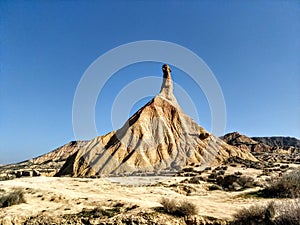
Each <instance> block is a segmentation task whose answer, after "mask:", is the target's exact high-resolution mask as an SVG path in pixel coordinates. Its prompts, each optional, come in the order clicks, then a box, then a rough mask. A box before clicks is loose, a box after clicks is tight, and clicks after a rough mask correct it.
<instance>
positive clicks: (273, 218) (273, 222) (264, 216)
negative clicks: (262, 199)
mask: <svg viewBox="0 0 300 225" xmlns="http://www.w3.org/2000/svg"><path fill="white" fill-rule="evenodd" d="M299 221H300V200H299V199H295V200H291V201H288V202H276V203H274V202H271V203H269V204H268V205H266V206H259V205H256V206H252V207H250V208H247V209H242V210H240V211H238V212H237V213H236V214H235V215H234V220H233V221H232V222H231V225H299Z"/></svg>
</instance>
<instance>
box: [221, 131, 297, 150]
mask: <svg viewBox="0 0 300 225" xmlns="http://www.w3.org/2000/svg"><path fill="white" fill-rule="evenodd" d="M220 138H221V139H222V140H224V141H225V142H226V143H227V144H230V145H233V146H236V147H239V148H241V149H244V150H248V151H250V152H270V151H271V152H275V151H277V152H278V151H288V152H290V153H293V152H300V140H298V139H296V138H294V137H247V136H245V135H243V134H240V133H238V132H232V133H228V134H226V135H224V136H222V137H220Z"/></svg>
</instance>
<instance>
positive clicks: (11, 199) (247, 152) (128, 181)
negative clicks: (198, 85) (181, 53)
mask: <svg viewBox="0 0 300 225" xmlns="http://www.w3.org/2000/svg"><path fill="white" fill-rule="evenodd" d="M299 165H300V140H297V139H296V138H291V137H247V136H245V135H242V134H239V133H237V132H234V133H230V134H226V135H225V136H223V137H216V136H215V135H214V134H212V133H210V132H208V131H206V130H205V129H204V128H203V127H201V126H200V125H198V124H197V123H196V122H195V121H194V120H193V119H192V118H190V117H189V116H188V115H186V114H185V113H184V112H183V110H182V109H181V108H180V106H179V105H178V103H177V100H176V98H175V96H174V95H173V84H172V77H171V69H170V67H169V66H168V65H163V83H162V87H161V90H160V92H159V94H158V95H156V96H155V97H154V98H153V99H152V100H151V101H149V102H148V103H147V104H146V105H145V106H144V107H142V108H141V109H140V110H138V111H137V112H136V113H135V114H134V115H133V116H132V117H131V118H129V119H128V121H126V122H125V124H124V126H123V127H121V128H120V129H119V130H116V131H112V132H110V133H108V134H106V135H104V136H100V137H96V138H94V139H92V140H89V141H73V142H70V143H68V144H66V145H63V146H62V147H59V148H57V149H55V150H53V151H51V152H49V153H47V154H44V155H42V156H39V157H36V158H34V159H30V160H26V161H24V162H20V163H17V164H11V165H3V166H0V224H3V225H4V224H5V225H10V224H16V225H23V224H24V225H25V224H27V225H29V224H32V225H33V224H45V225H46V224H87V225H88V224H103V225H104V224H137V225H138V224H145V225H146V224H157V225H160V224H161V225H163V224H170V225H173V224H178V225H179V224H180V225H181V224H182V225H192V224H195V225H201V224H215V225H218V224H231V225H237V224H246V225H247V224H251V225H253V224H269V225H272V224H274V225H275V224H278V225H281V224H286V225H288V224H292V225H294V224H299V220H300V201H299V199H298V198H299V196H300V168H299Z"/></svg>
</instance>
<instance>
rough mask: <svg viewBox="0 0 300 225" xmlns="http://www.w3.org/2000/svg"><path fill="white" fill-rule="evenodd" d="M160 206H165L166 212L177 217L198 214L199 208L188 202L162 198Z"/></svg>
mask: <svg viewBox="0 0 300 225" xmlns="http://www.w3.org/2000/svg"><path fill="white" fill-rule="evenodd" d="M160 204H162V205H163V208H164V211H165V212H166V213H169V214H171V215H175V216H190V215H195V214H197V211H198V210H197V207H196V205H195V204H194V203H191V202H188V201H187V200H183V201H176V200H173V199H167V198H162V199H161V201H160Z"/></svg>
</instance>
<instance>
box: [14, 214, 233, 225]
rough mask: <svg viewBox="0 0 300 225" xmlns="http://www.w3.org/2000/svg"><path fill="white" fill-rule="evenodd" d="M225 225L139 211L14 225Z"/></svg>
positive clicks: (44, 218) (44, 217) (34, 219)
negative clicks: (109, 215) (110, 215)
mask: <svg viewBox="0 0 300 225" xmlns="http://www.w3.org/2000/svg"><path fill="white" fill-rule="evenodd" d="M21 224H24V225H48V224H61V225H64V224H69V225H79V224H80V225H85V224H86V225H96V224H97V225H127V224H135V225H149V224H152V225H226V224H229V223H228V222H227V221H224V220H221V219H216V218H212V217H204V216H197V215H196V216H187V217H174V216H170V215H167V214H164V213H158V212H151V211H150V212H146V211H140V212H137V213H125V214H118V215H116V216H113V217H107V216H103V215H102V214H101V213H100V214H99V213H97V212H93V213H92V214H90V215H83V214H82V212H81V213H78V214H74V215H61V216H56V217H51V216H48V215H47V214H42V215H38V216H35V217H31V218H29V219H27V220H26V221H25V222H24V223H18V224H16V225H21Z"/></svg>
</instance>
